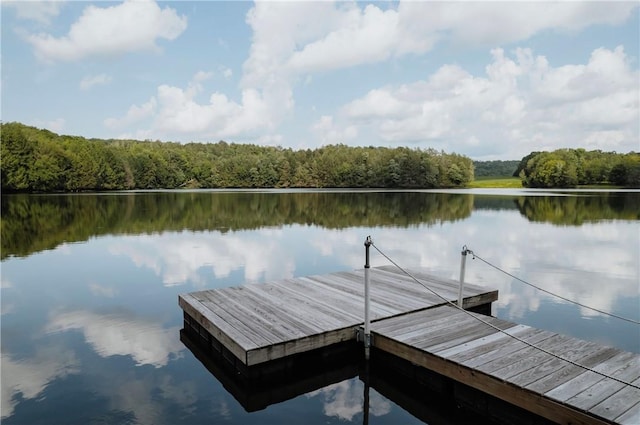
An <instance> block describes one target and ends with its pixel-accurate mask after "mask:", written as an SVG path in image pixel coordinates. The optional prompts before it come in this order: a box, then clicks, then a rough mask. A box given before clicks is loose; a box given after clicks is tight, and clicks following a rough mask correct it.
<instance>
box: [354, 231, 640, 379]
mask: <svg viewBox="0 0 640 425" xmlns="http://www.w3.org/2000/svg"><path fill="white" fill-rule="evenodd" d="M370 246H372V247H373V248H374V249H375V250H376V251H377V252H378V253H379V254H380V255H382V256H383V257H384V258H385V259H386V260H387V261H389V262H390V263H391V264H392V265H394V266H395V267H396V268H398V270H400V271H401V272H402V273H404V274H405V275H407V276H408V277H409V278H411V279H412V280H413V281H415V282H416V283H418V284H419V285H421V286H423V287H424V288H425V289H427V290H428V291H429V292H430V293H431V294H433V295H435V296H436V297H438V298H440V299H441V300H443V301H444V303H446V304H448V305H450V306H452V307H454V308H456V309H458V310H460V311H462V312H464V313H465V314H467V315H468V316H470V317H472V318H473V319H474V320H476V321H478V322H481V323H483V324H484V325H486V326H488V327H490V328H492V329H494V330H495V331H497V332H500V333H502V334H504V335H507V336H508V337H509V338H513V339H515V340H517V341H519V342H521V343H523V344H525V345H526V346H528V347H531V348H533V349H536V350H539V351H540V352H543V353H545V354H547V355H549V356H552V357H554V358H556V359H559V360H561V361H564V362H566V363H568V364H571V365H573V366H576V367H579V368H582V369H584V370H587V371H589V372H593V373H595V374H597V375H599V376H602V377H604V378H607V379H611V380H613V381H616V382H618V383H620V384H623V385H626V386H629V387H632V388H635V389H639V390H640V386H638V385H636V384H633V383H631V382H627V381H625V380H622V379H619V378H616V377H614V376H610V375H607V374H605V373H602V372H600V371H598V370H595V369H593V368H590V367H588V366H585V365H582V364H580V363H578V362H575V361H573V360H570V359H567V358H565V357H562V356H560V355H557V354H555V353H553V352H551V351H549V350H547V349H545V348H542V347H539V346H537V345H535V344H533V343H530V342H528V341H526V340H524V339H522V338H519V337H518V336H516V335H512V334H510V333H509V332H507V331H505V330H503V329H500V328H499V327H498V326H495V325H493V324H492V323H489V322H487V321H486V320H484V319H482V317H481V316H480V315H477V314H474V313H471V312H469V311H467V310H465V309H464V308H463V306H462V302H461V301H460V298H461V297H460V296H459V299H458V303H456V302H453V301H451V300H449V299H447V298H446V297H443V296H442V295H440V294H438V293H437V292H436V291H434V290H433V289H431V288H430V287H429V286H428V285H427V284H425V283H424V282H422V281H421V280H420V279H418V278H416V277H415V276H414V275H413V274H411V273H410V272H409V271H408V270H406V269H405V268H403V267H402V266H401V265H400V264H398V263H397V262H396V261H394V260H393V259H392V258H391V257H390V256H389V255H387V254H385V253H384V252H383V251H382V250H381V249H380V248H378V246H377V245H376V244H374V243H373V240H372V239H371V237H370V236H368V237H367V239H366V241H365V248H366V268H365V271H368V268H369V267H368V266H369V247H370ZM467 254H471V255H472V256H473V258H474V259H475V258H478V259H479V260H481V261H482V262H484V263H485V264H487V265H489V266H491V267H493V268H495V269H497V270H499V271H501V272H503V273H505V274H507V275H508V276H510V277H512V278H514V279H516V280H518V281H520V282H523V283H526V284H527V285H530V286H532V287H534V288H536V289H540V290H541V291H543V292H545V293H547V294H549V295H553V296H557V297H559V298H561V299H563V300H566V301H568V302H572V303H575V304H576V305H579V306H581V307H584V308H587V309H591V310H594V311H597V312H599V313H601V314H605V315H608V316H611V317H615V318H618V319H621V320H625V321H627V322H630V323H635V324H640V322H638V321H636V320H633V319H629V318H625V317H623V316H619V315H616V314H613V313H609V312H606V311H602V310H599V309H595V308H593V307H590V306H586V305H583V304H582V303H579V302H575V301H572V300H570V299H568V298H566V297H562V296H560V295H557V294H554V293H552V292H550V291H547V290H544V289H542V288H539V287H537V286H535V285H533V284H531V283H529V282H526V281H524V280H523V279H520V278H518V277H516V276H514V275H512V274H511V273H508V272H506V271H504V270H502V269H501V268H499V267H497V266H495V265H493V264H491V263H490V262H489V261H487V260H485V259H483V258H481V257H479V256H478V255H477V254H475V253H474V252H473V251H471V250H470V249H468V248H467V247H466V245H465V246H464V247H463V250H462V255H463V260H462V263H461V274H460V292H462V285H463V283H464V267H465V266H464V265H465V262H464V261H465V258H466V255H467ZM368 274H369V273H365V287H366V288H367V289H366V292H368V284H369V282H368V280H369V279H368ZM367 303H368V299H367V297H366V294H365V310H367V308H368V307H367ZM366 322H367V321H366V320H365V327H366V328H367V330H368V324H367V323H366ZM365 338H366V339H365V341H367V342H368V341H369V337H368V336H365ZM365 345H366V347H365V348H366V351H368V344H366V342H365Z"/></svg>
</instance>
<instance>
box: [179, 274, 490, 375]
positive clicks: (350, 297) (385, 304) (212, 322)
mask: <svg viewBox="0 0 640 425" xmlns="http://www.w3.org/2000/svg"><path fill="white" fill-rule="evenodd" d="M372 270H373V272H372V273H371V288H372V289H371V320H372V321H373V320H377V319H381V318H388V317H394V316H397V315H401V314H406V313H409V312H412V311H418V310H422V309H425V308H430V307H434V306H437V305H442V304H444V301H443V300H442V299H440V298H438V297H437V296H435V295H433V294H432V293H430V292H428V291H427V290H426V289H425V288H424V287H422V286H421V285H419V284H417V283H416V282H415V281H413V280H412V279H410V278H409V277H408V276H406V275H405V274H403V273H400V272H399V271H396V269H394V268H393V267H390V266H385V267H379V268H374V269H372ZM413 272H414V273H415V276H418V277H419V278H420V279H422V280H423V281H424V282H425V284H428V285H429V287H431V288H433V290H435V291H436V292H437V293H438V294H440V295H442V296H443V297H446V298H447V299H449V300H452V301H453V300H457V298H458V283H457V282H455V281H453V280H447V279H441V278H437V277H434V276H430V275H427V274H425V273H421V272H420V271H418V270H413ZM363 281H364V270H356V271H352V272H338V273H331V274H327V275H316V276H308V277H300V278H294V279H284V280H280V281H275V282H268V283H261V284H250V285H243V286H234V287H229V288H222V289H213V290H207V291H200V292H192V293H189V294H182V295H180V296H179V305H180V307H181V308H182V309H183V310H184V312H185V313H186V314H187V315H188V316H189V318H188V319H187V320H194V321H195V322H196V323H197V324H198V325H199V326H201V327H202V328H204V329H205V330H206V331H207V332H208V333H209V334H211V335H212V336H213V338H215V339H216V340H217V341H219V342H220V343H221V344H222V345H223V346H224V347H225V348H226V349H228V350H229V351H230V352H231V353H233V355H234V356H235V357H236V358H237V359H238V360H239V361H240V362H241V363H242V364H244V365H246V366H253V365H257V364H260V363H263V362H267V361H271V360H276V359H278V358H282V357H287V356H290V355H292V354H297V353H303V352H306V351H310V350H313V349H316V348H321V347H326V346H328V345H331V344H335V343H339V342H343V341H347V340H350V339H353V338H355V336H356V329H357V328H358V326H359V325H361V324H362V322H363V319H362V317H363V309H364V286H363ZM497 298H498V291H487V290H486V289H484V288H481V287H478V286H474V285H465V292H464V303H463V305H464V306H465V308H469V309H474V308H481V307H482V306H490V304H491V302H493V301H495V300H497Z"/></svg>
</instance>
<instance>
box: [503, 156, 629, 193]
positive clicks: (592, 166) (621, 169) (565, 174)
mask: <svg viewBox="0 0 640 425" xmlns="http://www.w3.org/2000/svg"><path fill="white" fill-rule="evenodd" d="M514 176H518V177H520V178H521V179H522V185H523V186H525V187H532V188H568V187H575V186H578V185H598V184H608V185H617V186H625V187H640V153H636V152H630V153H627V154H620V153H616V152H602V151H600V150H594V151H586V150H584V149H558V150H555V151H553V152H532V153H530V154H529V155H527V156H525V157H524V158H522V160H521V161H520V164H519V165H518V168H517V169H516V171H515V172H514Z"/></svg>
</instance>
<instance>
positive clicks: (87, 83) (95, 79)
mask: <svg viewBox="0 0 640 425" xmlns="http://www.w3.org/2000/svg"><path fill="white" fill-rule="evenodd" d="M110 82H111V77H110V76H108V75H107V74H98V75H87V76H86V77H84V78H83V79H82V80H81V81H80V88H81V89H82V90H89V89H90V88H91V87H93V86H97V85H100V84H108V83H110Z"/></svg>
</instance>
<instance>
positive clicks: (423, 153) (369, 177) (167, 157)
mask: <svg viewBox="0 0 640 425" xmlns="http://www.w3.org/2000/svg"><path fill="white" fill-rule="evenodd" d="M1 138H2V143H1V147H2V152H1V156H2V164H1V173H2V176H1V177H2V190H3V191H15V192H55V191H65V192H69V191H81V190H123V189H173V188H181V187H188V188H286V187H295V188H345V187H349V188H366V187H375V188H440V187H462V186H465V185H466V184H467V183H469V182H471V181H472V180H473V176H474V174H473V162H472V161H471V159H469V158H467V157H465V156H462V155H458V154H448V153H445V152H438V151H435V150H431V149H429V150H421V149H409V148H395V149H391V148H374V147H348V146H345V145H331V146H326V147H322V148H319V149H315V150H310V149H307V150H298V151H294V150H292V149H284V148H280V147H262V146H257V145H249V144H230V143H226V142H223V141H221V142H218V143H206V144H205V143H189V144H186V145H182V144H179V143H170V142H148V141H145V142H142V141H134V140H99V139H85V138H83V137H78V136H65V135H58V134H55V133H52V132H50V131H48V130H40V129H37V128H34V127H29V126H25V125H23V124H20V123H6V124H2V125H1Z"/></svg>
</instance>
